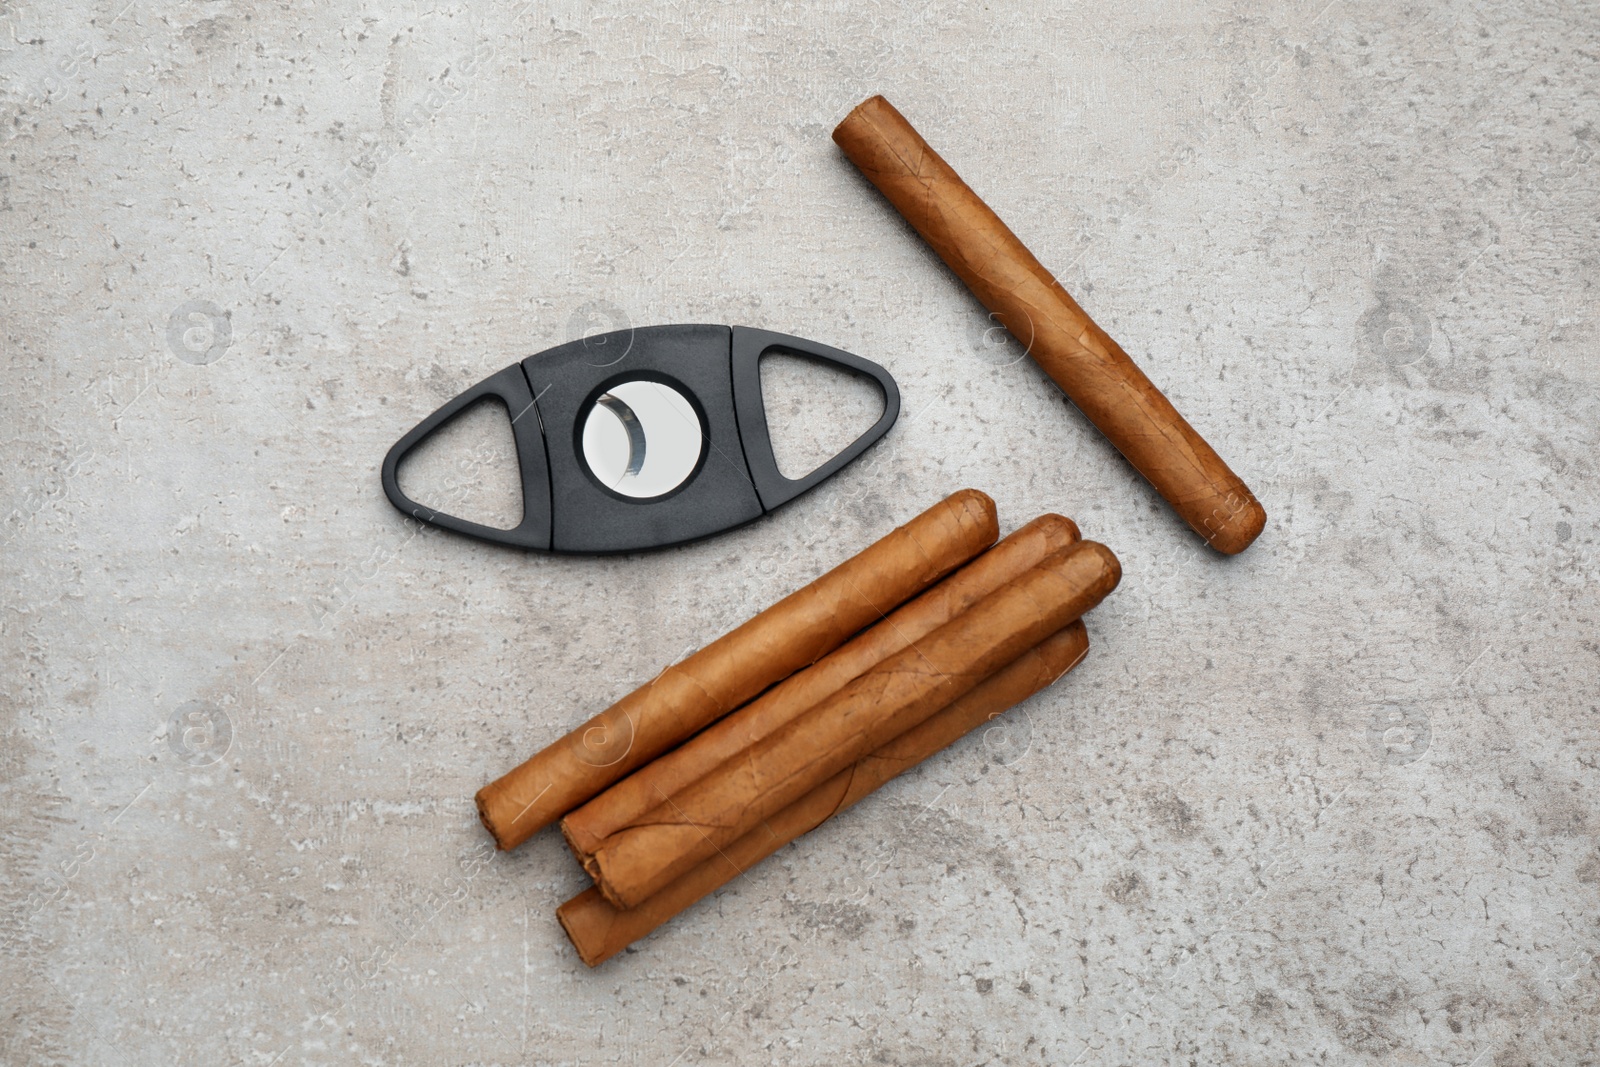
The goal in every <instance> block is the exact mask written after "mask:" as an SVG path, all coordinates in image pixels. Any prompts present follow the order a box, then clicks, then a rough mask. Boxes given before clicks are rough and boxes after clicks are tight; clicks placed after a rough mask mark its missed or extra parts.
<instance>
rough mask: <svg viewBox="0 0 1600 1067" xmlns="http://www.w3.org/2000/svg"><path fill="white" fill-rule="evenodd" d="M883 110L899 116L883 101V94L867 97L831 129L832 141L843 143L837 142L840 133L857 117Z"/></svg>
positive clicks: (889, 104) (893, 108) (886, 101)
mask: <svg viewBox="0 0 1600 1067" xmlns="http://www.w3.org/2000/svg"><path fill="white" fill-rule="evenodd" d="M885 108H887V109H888V110H889V111H891V112H894V113H895V114H899V112H897V111H895V107H894V105H893V104H891V103H889V101H888V100H886V99H884V97H883V94H881V93H874V94H872V95H871V96H869V97H867V98H866V99H865V100H863V101H861V103H859V104H857V105H856V106H855V107H853V108H851V109H850V114H848V115H846V116H845V117H844V119H843V121H841V122H840V123H839V125H837V126H835V127H834V128H833V139H834V141H835V142H836V143H840V144H842V143H843V142H840V141H839V134H840V131H842V130H844V128H845V127H846V126H849V125H851V124H852V123H853V122H855V121H856V119H857V116H865V115H867V114H868V113H870V112H873V111H879V110H882V109H885Z"/></svg>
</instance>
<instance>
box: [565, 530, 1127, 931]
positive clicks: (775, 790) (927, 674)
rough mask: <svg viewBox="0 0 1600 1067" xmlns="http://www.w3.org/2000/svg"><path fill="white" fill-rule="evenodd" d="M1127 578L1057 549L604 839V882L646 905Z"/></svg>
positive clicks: (599, 871) (609, 893)
mask: <svg viewBox="0 0 1600 1067" xmlns="http://www.w3.org/2000/svg"><path fill="white" fill-rule="evenodd" d="M1121 576H1122V572H1121V567H1120V566H1119V565H1118V563H1117V558H1116V556H1114V555H1112V554H1111V550H1110V549H1108V548H1106V547H1105V546H1104V545H1101V544H1097V543H1096V542H1094V541H1079V542H1078V543H1077V544H1074V545H1071V546H1070V547H1068V548H1065V549H1063V550H1061V551H1060V552H1057V553H1055V554H1054V555H1052V556H1051V557H1050V558H1048V559H1046V560H1045V561H1044V562H1043V563H1041V564H1039V565H1038V566H1037V567H1034V568H1032V569H1031V570H1029V571H1028V572H1027V573H1026V574H1024V575H1022V577H1020V578H1018V579H1016V580H1015V581H1013V582H1010V583H1009V584H1007V585H1006V586H1004V587H1003V588H1001V589H1000V590H998V591H997V592H995V593H992V594H990V595H989V596H987V597H985V598H984V599H983V600H981V601H979V602H978V603H977V604H975V605H973V606H972V607H971V608H970V609H968V610H967V611H966V612H963V613H962V614H961V615H958V616H957V617H956V618H955V619H953V620H951V621H950V622H948V623H946V624H945V625H943V626H941V627H939V629H937V630H935V631H934V632H933V633H931V634H929V635H928V636H927V637H925V638H924V639H922V640H921V641H918V642H917V643H916V644H914V645H912V646H911V647H909V648H907V649H906V650H905V651H903V652H900V653H897V654H896V655H893V656H890V657H889V658H888V659H886V660H884V661H883V662H882V663H880V664H879V665H878V666H876V667H874V668H873V669H872V670H870V671H868V672H867V673H866V674H863V675H862V676H861V677H859V678H857V679H856V680H855V681H853V682H851V683H850V684H849V685H847V686H845V687H844V688H843V689H841V690H839V692H837V693H835V694H834V695H833V696H831V697H829V698H828V699H826V700H824V701H823V702H822V703H820V704H818V705H817V706H816V707H813V708H811V709H810V710H808V711H807V712H805V713H804V714H803V715H800V716H798V717H797V718H795V719H793V720H791V721H790V722H789V723H788V724H786V725H785V726H784V727H783V728H781V729H780V730H778V731H777V732H776V733H774V734H772V735H771V736H770V737H767V738H764V739H763V740H761V741H759V742H757V743H756V744H754V745H752V746H751V747H749V748H748V749H745V750H744V751H742V752H740V753H739V754H738V755H737V756H735V757H734V758H733V759H730V760H728V761H727V762H726V763H724V764H722V766H720V767H718V768H717V769H716V770H714V771H712V772H711V773H710V774H707V775H706V776H705V777H703V778H701V779H700V780H699V781H697V782H695V783H694V784H693V785H691V786H689V787H688V788H687V789H684V790H682V791H681V792H679V793H678V794H677V796H675V797H670V798H668V800H667V801H666V802H665V803H663V804H661V805H660V806H659V807H657V808H655V810H653V811H652V812H650V813H649V814H648V815H646V816H645V817H644V818H642V819H640V820H639V822H638V823H636V824H635V825H633V826H629V827H627V828H626V829H623V830H621V831H620V832H618V833H616V834H613V835H612V836H611V837H609V838H607V839H606V841H605V843H604V844H603V845H602V847H601V848H599V849H597V850H596V851H595V853H594V864H593V866H594V868H595V870H594V871H593V872H592V874H593V875H594V878H595V882H596V884H597V885H598V886H599V887H600V892H602V893H604V894H605V897H606V899H607V900H609V901H611V902H612V903H613V904H615V905H617V906H618V907H623V908H631V907H634V906H635V905H637V904H639V903H640V902H641V901H643V900H644V899H645V898H646V897H648V896H649V895H650V894H651V893H654V892H656V891H657V890H659V889H660V888H661V887H662V886H664V885H666V884H667V883H668V882H670V881H672V880H673V879H674V878H676V877H678V876H679V875H681V874H683V873H684V872H685V871H687V870H688V869H689V868H690V867H693V866H694V865H695V864H697V863H699V862H701V861H702V860H705V859H707V858H709V857H711V856H714V855H716V852H717V850H718V849H719V848H724V847H726V846H727V845H729V844H731V843H732V842H734V841H735V840H737V839H738V838H739V837H741V836H743V835H744V834H745V833H746V832H747V831H749V830H751V829H753V828H754V827H755V826H756V825H757V824H759V823H760V822H761V820H763V819H765V818H768V817H769V816H771V815H773V814H774V813H776V812H777V811H779V810H781V809H782V808H784V807H786V806H788V805H789V804H792V803H793V802H795V801H796V800H799V799H800V798H801V797H802V796H804V795H805V794H806V793H808V792H810V791H811V790H812V789H814V788H816V787H817V786H819V785H821V784H822V783H823V782H825V781H827V780H828V779H829V778H831V777H832V776H833V775H835V774H837V773H838V772H839V771H841V770H843V769H844V768H846V767H848V766H850V764H852V763H854V762H856V761H857V760H859V759H861V757H863V756H865V755H866V754H867V753H869V752H871V751H873V750H874V749H876V748H880V747H882V746H883V745H885V744H887V743H888V742H889V741H890V740H892V739H893V738H895V737H898V736H899V735H900V734H902V733H905V732H906V731H907V730H909V729H911V728H912V727H913V726H916V725H917V724H918V723H920V722H922V721H923V720H924V719H927V718H928V717H929V716H931V715H932V714H933V713H934V712H936V711H938V710H939V709H940V708H943V707H945V706H946V705H948V704H950V703H952V702H953V701H955V700H956V699H957V698H958V697H960V696H961V695H962V694H964V693H966V692H967V691H968V690H970V689H972V688H973V687H974V686H976V685H977V684H978V683H979V682H981V681H983V680H984V679H985V678H987V677H988V676H989V675H991V674H993V673H994V672H995V671H997V670H999V669H1000V668H1001V667H1003V666H1005V665H1006V664H1007V663H1010V662H1011V661H1012V660H1014V659H1016V658H1017V657H1018V656H1020V655H1022V653H1024V652H1026V651H1027V650H1028V649H1030V648H1032V647H1033V646H1034V645H1037V644H1038V643H1039V642H1040V641H1043V640H1044V639H1045V638H1046V637H1048V636H1050V635H1051V634H1053V633H1055V632H1056V631H1057V630H1059V629H1061V628H1062V627H1064V626H1066V625H1067V623H1069V622H1071V621H1072V620H1073V619H1076V618H1077V617H1078V616H1080V615H1082V614H1083V613H1084V612H1086V611H1088V610H1089V609H1090V608H1092V607H1094V606H1095V605H1096V604H1098V603H1099V602H1100V601H1101V600H1102V599H1103V598H1104V597H1105V595H1106V594H1107V593H1109V592H1111V590H1112V589H1113V588H1115V587H1116V584H1117V581H1118V580H1119V579H1120V578H1121Z"/></svg>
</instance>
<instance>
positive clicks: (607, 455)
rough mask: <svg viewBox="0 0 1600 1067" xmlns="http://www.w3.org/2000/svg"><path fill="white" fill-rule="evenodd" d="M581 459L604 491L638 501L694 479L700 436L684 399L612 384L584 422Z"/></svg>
mask: <svg viewBox="0 0 1600 1067" xmlns="http://www.w3.org/2000/svg"><path fill="white" fill-rule="evenodd" d="M582 443H583V461H584V463H586V464H588V467H589V472H590V473H591V474H593V475H594V477H595V479H596V480H597V481H598V482H599V483H600V484H601V485H603V486H605V487H606V488H607V489H610V490H611V491H612V492H614V493H619V494H621V495H622V496H626V497H632V498H634V499H638V500H648V499H650V498H652V497H658V496H665V495H666V494H667V493H670V492H672V491H673V490H674V489H676V488H678V487H679V486H680V485H682V484H684V483H685V482H687V481H688V480H689V478H690V477H691V476H693V474H694V472H695V471H696V470H697V469H698V468H699V466H700V459H701V457H702V456H703V455H704V454H705V447H706V442H705V432H704V429H703V427H702V426H701V425H700V416H699V414H697V413H696V412H695V409H694V405H693V404H691V403H689V399H688V398H687V397H685V396H684V395H683V394H682V393H680V392H678V391H677V390H676V389H674V388H672V386H670V385H666V384H663V383H661V382H656V381H649V380H646V379H637V380H634V381H630V382H622V383H621V384H619V385H615V386H612V387H611V388H610V389H608V390H606V392H605V393H603V394H602V395H601V396H599V397H598V398H597V399H596V400H595V401H594V403H593V404H591V405H590V407H589V410H588V412H587V413H586V414H585V416H584V420H583V442H582Z"/></svg>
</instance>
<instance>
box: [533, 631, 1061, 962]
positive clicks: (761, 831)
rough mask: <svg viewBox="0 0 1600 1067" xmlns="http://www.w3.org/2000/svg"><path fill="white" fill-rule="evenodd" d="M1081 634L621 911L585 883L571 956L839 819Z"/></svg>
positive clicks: (1016, 690) (610, 947)
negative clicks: (823, 824) (859, 801)
mask: <svg viewBox="0 0 1600 1067" xmlns="http://www.w3.org/2000/svg"><path fill="white" fill-rule="evenodd" d="M1088 651H1089V635H1088V633H1087V632H1086V631H1085V630H1084V628H1083V623H1082V622H1081V621H1079V622H1074V623H1072V624H1071V625H1069V626H1067V628H1066V629H1064V630H1061V631H1060V632H1058V633H1056V634H1055V635H1054V636H1052V637H1048V638H1046V639H1045V640H1044V641H1043V642H1041V643H1040V644H1039V645H1038V646H1036V647H1034V648H1031V649H1029V650H1028V651H1027V652H1024V653H1023V654H1022V656H1021V658H1019V659H1018V660H1016V661H1015V662H1014V663H1012V664H1011V665H1010V666H1008V667H1004V668H1002V669H1001V670H1000V671H998V672H997V673H995V674H993V675H991V676H990V677H989V678H988V679H986V680H985V681H983V682H981V683H980V684H979V685H978V686H977V687H976V688H975V689H973V690H972V691H971V692H969V693H968V694H967V695H966V696H964V697H961V698H960V699H959V700H957V701H956V702H955V703H953V704H951V705H949V706H948V707H946V708H945V709H944V710H943V711H940V712H937V713H936V714H934V716H933V717H932V718H930V719H928V720H927V721H925V722H923V723H922V724H921V725H919V726H915V727H912V728H911V729H910V730H908V731H906V732H905V733H903V734H901V735H900V736H899V737H897V738H895V739H894V740H893V741H890V742H889V743H888V744H887V745H885V746H883V747H882V748H880V749H878V750H877V751H876V752H873V753H872V754H871V755H869V756H867V757H866V758H865V759H863V760H861V761H859V762H858V763H856V764H855V765H854V766H851V767H848V768H846V769H845V770H842V771H840V772H839V773H838V774H836V775H834V776H833V777H832V778H830V779H828V780H827V781H826V782H824V783H823V784H822V785H820V786H818V787H817V788H815V789H813V790H812V791H811V792H809V793H807V794H806V795H805V796H803V797H801V798H800V799H799V800H797V801H795V802H794V803H793V804H790V805H789V806H788V807H786V808H784V809H783V810H782V811H780V812H778V813H777V814H775V815H773V816H772V817H771V818H769V819H767V820H766V821H765V822H763V823H762V824H761V825H760V826H757V827H756V828H755V829H753V830H751V831H750V832H749V833H747V834H745V835H744V836H743V837H741V838H739V839H738V840H737V841H735V842H733V844H731V845H729V846H728V847H727V848H725V849H723V850H722V852H720V853H719V854H717V855H715V856H712V857H711V858H710V859H708V860H706V861H704V862H703V863H701V864H699V865H698V866H696V867H694V868H693V869H691V870H690V871H688V872H687V873H685V874H683V875H682V876H680V877H678V878H675V879H673V881H672V882H671V883H669V884H668V885H666V886H664V887H663V888H662V889H661V890H659V891H658V892H656V893H653V894H651V895H650V896H649V897H648V898H646V899H645V900H644V901H642V902H641V903H640V904H639V905H638V907H634V908H629V909H627V910H626V911H623V910H619V909H618V908H615V907H613V906H612V905H611V904H609V903H607V901H606V898H605V897H604V896H602V895H601V893H600V891H599V890H598V889H596V888H594V887H593V886H590V887H589V888H588V889H585V890H584V891H583V892H582V893H579V894H578V895H577V896H575V897H573V898H572V899H571V900H569V901H567V902H566V903H565V904H563V905H561V907H559V908H557V909H556V918H558V919H560V920H561V926H562V928H563V929H564V930H566V932H567V936H568V937H569V938H571V939H572V944H573V947H574V948H576V949H577V950H578V956H579V958H581V959H582V960H583V962H584V963H587V964H588V965H589V966H591V967H594V966H597V965H599V964H601V963H604V962H605V961H606V960H608V959H610V958H611V957H612V956H615V955H616V954H617V953H618V952H621V951H622V950H623V949H625V948H627V947H628V946H629V945H631V944H632V943H633V942H635V941H637V940H639V939H640V938H641V937H644V936H645V935H646V934H648V933H650V932H651V931H652V930H654V929H656V927H658V926H660V925H661V924H662V923H664V922H666V921H667V920H668V919H670V918H672V917H673V916H674V915H677V914H678V913H679V912H681V911H683V910H684V909H685V908H687V907H689V906H690V905H691V904H693V903H695V902H696V901H697V900H700V899H701V898H702V897H705V896H708V895H709V894H711V893H712V892H715V891H716V890H718V889H720V888H722V887H723V886H724V885H727V884H728V883H729V882H731V881H733V879H735V878H737V877H738V876H739V875H740V874H742V873H744V872H745V871H747V870H749V869H750V868H751V867H753V866H755V865H756V864H757V863H760V862H761V861H762V860H764V859H766V858H767V857H768V856H770V855H772V854H773V853H774V852H776V851H778V849H780V848H782V847H783V846H784V845H786V844H788V843H789V842H790V841H793V840H795V839H796V838H797V837H799V836H801V835H802V834H805V833H807V832H809V831H811V830H813V829H815V828H816V827H818V826H820V825H821V824H822V823H824V822H826V821H827V820H828V819H830V818H832V817H833V816H835V815H837V814H839V812H841V811H843V810H844V809H845V808H848V807H849V806H850V805H852V804H854V803H855V802H856V801H857V800H860V799H861V798H862V797H864V796H866V795H867V794H868V793H870V792H872V791H873V790H874V789H876V788H878V787H879V786H880V785H882V784H883V783H885V782H887V781H889V779H891V778H893V777H895V776H896V775H897V774H900V773H902V772H903V771H906V770H909V769H910V768H912V767H914V766H915V765H916V764H918V763H920V762H922V761H923V760H925V759H927V758H928V757H929V756H931V755H933V754H934V753H935V752H938V751H940V750H941V749H943V748H945V747H946V746H948V745H949V744H951V743H952V742H954V741H956V740H957V739H959V738H960V737H962V736H964V735H965V734H967V733H969V732H971V731H973V730H976V729H977V728H978V727H980V726H983V725H985V724H986V723H988V722H990V721H991V720H993V719H994V718H995V717H996V716H997V715H999V714H1000V713H1001V712H1003V711H1005V710H1006V709H1007V708H1009V707H1011V706H1012V705H1013V704H1018V703H1020V702H1022V701H1024V700H1026V699H1028V697H1030V696H1032V695H1033V694H1035V693H1037V692H1038V691H1039V690H1041V689H1043V688H1045V687H1046V686H1048V685H1050V684H1051V683H1052V682H1054V681H1055V680H1056V679H1058V678H1060V677H1061V676H1062V675H1063V674H1066V673H1067V672H1068V671H1070V670H1072V668H1074V667H1076V666H1077V665H1078V663H1079V661H1080V660H1082V659H1083V657H1084V655H1085V654H1086V653H1087V652H1088Z"/></svg>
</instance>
